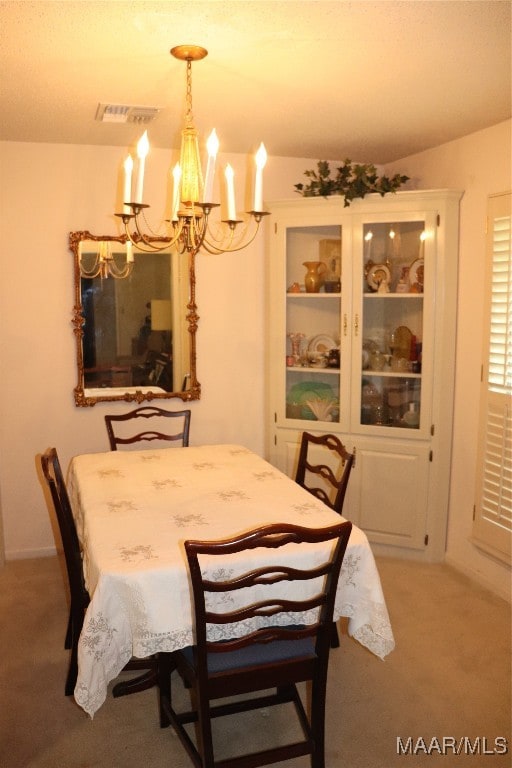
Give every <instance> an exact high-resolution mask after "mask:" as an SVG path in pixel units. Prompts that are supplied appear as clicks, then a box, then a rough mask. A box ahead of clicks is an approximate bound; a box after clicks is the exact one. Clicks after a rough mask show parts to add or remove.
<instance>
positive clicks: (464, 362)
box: [385, 121, 512, 596]
mask: <svg viewBox="0 0 512 768" xmlns="http://www.w3.org/2000/svg"><path fill="white" fill-rule="evenodd" d="M511 128H512V123H511V121H506V122H504V123H500V124H498V125H496V126H494V127H492V128H489V129H487V130H484V131H478V132H477V133H473V134H471V135H469V136H466V137H464V138H463V139H459V140H457V141H452V142H449V143H447V144H443V145H442V146H440V147H436V148H434V149H431V150H428V151H427V152H422V153H420V154H417V155H413V156H411V157H407V158H405V159H402V160H399V161H398V162H396V163H395V164H393V166H387V167H386V169H385V170H386V171H387V172H389V173H391V172H393V173H394V172H398V171H399V172H400V173H405V174H406V175H408V176H410V177H411V182H409V185H408V186H409V188H418V189H425V188H436V187H451V188H455V189H462V190H464V196H463V198H462V203H461V215H460V257H459V295H458V315H457V327H458V331H457V350H456V373H455V377H456V380H455V413H454V429H453V458H452V480H451V494H450V506H449V520H448V543H447V551H446V561H447V562H449V563H451V564H452V565H454V566H455V567H457V568H459V569H460V570H463V571H465V572H466V573H468V574H469V575H472V576H475V577H476V578H477V579H478V580H479V581H480V582H482V583H483V584H487V585H488V586H490V587H491V588H492V589H494V590H495V591H498V592H499V593H500V594H502V595H504V596H510V569H509V568H507V567H505V566H503V565H502V564H501V563H499V562H497V561H496V560H494V559H493V558H491V557H490V556H489V555H486V554H484V553H483V552H482V551H481V550H478V549H477V548H476V547H475V546H474V545H473V544H472V542H471V528H472V517H473V504H474V490H475V467H476V451H477V438H478V404H479V386H480V365H481V362H482V358H481V351H482V342H483V339H482V324H483V303H484V292H483V284H484V259H485V217H486V206H487V196H488V195H489V194H492V193H494V192H504V191H507V190H510V189H511V187H512V181H511V176H510V174H511V168H512V163H511Z"/></svg>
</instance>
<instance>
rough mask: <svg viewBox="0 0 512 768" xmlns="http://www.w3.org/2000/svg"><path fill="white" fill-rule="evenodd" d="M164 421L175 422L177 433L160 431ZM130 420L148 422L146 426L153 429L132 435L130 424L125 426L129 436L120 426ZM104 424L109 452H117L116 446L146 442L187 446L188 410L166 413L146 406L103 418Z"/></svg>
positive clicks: (161, 409)
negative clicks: (158, 441)
mask: <svg viewBox="0 0 512 768" xmlns="http://www.w3.org/2000/svg"><path fill="white" fill-rule="evenodd" d="M166 419H171V421H172V420H177V421H176V423H177V424H179V425H180V426H179V427H178V431H177V432H176V431H173V432H169V431H165V432H163V431H160V430H161V429H162V425H163V424H165V420H166ZM132 420H142V421H148V424H147V426H152V427H154V429H147V430H144V431H142V432H136V433H135V434H133V430H132V431H131V432H130V427H131V426H132V425H131V423H130V424H128V425H127V429H128V432H129V434H126V433H125V430H124V429H123V426H122V425H124V423H125V422H132ZM149 421H151V424H149ZM105 424H106V426H107V434H108V440H109V443H110V450H111V451H117V446H118V445H128V444H131V443H138V442H141V441H146V440H148V441H151V440H165V441H173V442H179V443H180V444H181V445H182V446H185V447H186V446H188V439H189V431H190V410H183V411H166V410H164V409H163V408H157V407H156V406H154V405H148V406H143V407H142V408H135V410H133V411H128V413H123V414H120V415H118V416H105ZM116 427H117V429H116ZM138 427H139V424H137V426H136V427H135V429H137V428H138Z"/></svg>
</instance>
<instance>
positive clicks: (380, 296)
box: [363, 291, 423, 301]
mask: <svg viewBox="0 0 512 768" xmlns="http://www.w3.org/2000/svg"><path fill="white" fill-rule="evenodd" d="M363 297H364V298H365V299H383V300H385V301H389V300H390V299H391V300H392V299H422V298H423V294H422V293H376V292H372V293H370V292H368V291H366V292H365V293H363Z"/></svg>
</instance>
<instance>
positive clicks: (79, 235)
mask: <svg viewBox="0 0 512 768" xmlns="http://www.w3.org/2000/svg"><path fill="white" fill-rule="evenodd" d="M69 244H70V249H71V251H72V253H73V256H74V273H75V307H74V313H73V325H74V332H75V337H76V351H77V370H78V383H77V386H76V387H75V404H76V405H78V406H91V405H94V404H95V403H97V402H101V401H110V400H126V401H129V402H130V401H135V402H138V403H140V402H143V401H144V400H153V399H154V398H170V397H179V398H181V399H182V400H197V399H199V397H200V386H199V384H198V382H197V380H196V352H195V334H196V328H197V320H198V316H197V314H196V305H195V272H194V261H193V257H192V256H190V255H188V254H178V253H176V252H170V251H169V252H165V251H164V252H159V253H139V252H138V251H136V250H135V251H131V244H130V243H128V246H127V244H126V237H125V236H121V237H111V236H103V235H102V236H95V235H92V234H91V233H90V232H86V231H85V232H70V235H69ZM127 248H128V249H129V251H128V253H127ZM132 258H133V266H132V265H131V259H132ZM91 275H92V276H91Z"/></svg>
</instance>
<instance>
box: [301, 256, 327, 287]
mask: <svg viewBox="0 0 512 768" xmlns="http://www.w3.org/2000/svg"><path fill="white" fill-rule="evenodd" d="M303 265H304V266H305V267H306V269H307V272H306V276H305V278H304V285H305V287H306V293H318V291H319V290H320V286H321V285H322V283H323V277H322V275H323V274H324V272H325V271H326V269H327V267H326V266H325V264H324V263H323V261H304V262H303Z"/></svg>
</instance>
